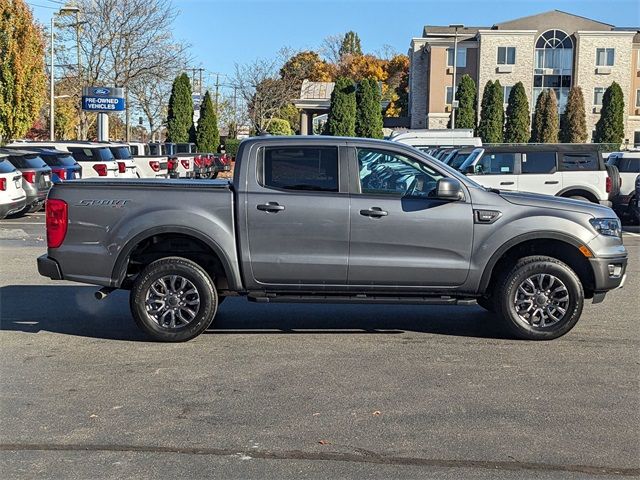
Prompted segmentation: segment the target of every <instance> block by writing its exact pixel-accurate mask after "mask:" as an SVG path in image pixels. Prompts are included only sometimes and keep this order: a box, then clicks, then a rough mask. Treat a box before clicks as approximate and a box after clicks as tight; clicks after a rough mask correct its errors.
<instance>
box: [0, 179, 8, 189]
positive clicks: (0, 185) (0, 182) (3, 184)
mask: <svg viewBox="0 0 640 480" xmlns="http://www.w3.org/2000/svg"><path fill="white" fill-rule="evenodd" d="M6 189H7V179H6V178H0V192H4V191H5V190H6Z"/></svg>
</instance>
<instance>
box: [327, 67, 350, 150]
mask: <svg viewBox="0 0 640 480" xmlns="http://www.w3.org/2000/svg"><path fill="white" fill-rule="evenodd" d="M326 132H327V134H329V135H335V136H341V137H353V136H355V134H356V89H355V85H354V84H353V81H352V80H351V79H350V78H347V77H338V79H337V80H336V84H335V86H334V87H333V92H331V104H330V107H329V118H328V120H327V124H326Z"/></svg>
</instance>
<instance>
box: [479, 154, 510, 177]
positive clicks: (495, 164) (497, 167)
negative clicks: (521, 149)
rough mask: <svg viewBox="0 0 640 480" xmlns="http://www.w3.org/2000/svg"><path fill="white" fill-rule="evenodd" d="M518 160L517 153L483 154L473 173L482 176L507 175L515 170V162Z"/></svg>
mask: <svg viewBox="0 0 640 480" xmlns="http://www.w3.org/2000/svg"><path fill="white" fill-rule="evenodd" d="M519 158H520V154H519V153H510V152H500V153H498V152H496V153H489V152H485V154H484V155H483V156H482V158H481V159H480V161H479V162H478V163H477V164H476V167H475V173H479V174H484V175H509V174H512V173H513V171H514V170H515V166H516V161H517V160H518V159H519Z"/></svg>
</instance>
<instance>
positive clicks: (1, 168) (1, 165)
mask: <svg viewBox="0 0 640 480" xmlns="http://www.w3.org/2000/svg"><path fill="white" fill-rule="evenodd" d="M15 171H16V167H14V166H13V165H12V164H11V162H9V160H7V159H6V158H0V173H11V172H15Z"/></svg>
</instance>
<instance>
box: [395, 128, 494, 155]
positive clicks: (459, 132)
mask: <svg viewBox="0 0 640 480" xmlns="http://www.w3.org/2000/svg"><path fill="white" fill-rule="evenodd" d="M389 140H391V141H393V142H400V143H404V144H406V145H411V146H412V147H415V148H417V149H419V150H422V151H427V150H429V149H431V148H433V147H480V146H482V139H481V138H480V137H474V136H473V130H472V129H470V128H468V129H467V128H455V129H425V130H405V131H394V132H392V133H391V135H390V136H389Z"/></svg>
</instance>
